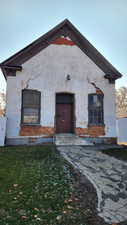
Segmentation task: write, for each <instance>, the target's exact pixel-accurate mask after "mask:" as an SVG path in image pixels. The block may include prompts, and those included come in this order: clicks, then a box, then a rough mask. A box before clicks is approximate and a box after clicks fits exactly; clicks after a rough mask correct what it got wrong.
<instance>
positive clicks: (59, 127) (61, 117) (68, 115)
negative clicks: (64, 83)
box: [56, 103, 73, 133]
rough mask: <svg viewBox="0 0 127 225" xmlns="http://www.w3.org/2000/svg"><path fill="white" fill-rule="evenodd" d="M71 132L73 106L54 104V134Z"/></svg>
mask: <svg viewBox="0 0 127 225" xmlns="http://www.w3.org/2000/svg"><path fill="white" fill-rule="evenodd" d="M72 132H73V104H69V103H68V104H66V103H65V104H60V103H59V104H56V133H72Z"/></svg>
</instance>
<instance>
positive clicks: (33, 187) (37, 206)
mask: <svg viewBox="0 0 127 225" xmlns="http://www.w3.org/2000/svg"><path fill="white" fill-rule="evenodd" d="M72 183H73V177H72V175H71V170H70V168H69V166H68V165H67V164H66V163H65V162H64V160H63V159H62V158H61V157H60V155H59V154H58V153H57V151H56V150H55V147H54V146H32V147H4V148H2V147H1V148H0V225H25V224H27V225H32V224H34V225H42V224H43V225H57V224H61V225H88V224H86V222H85V221H86V212H85V210H84V208H82V206H81V205H80V203H79V202H78V198H74V197H72V195H73V192H74V190H73V185H72Z"/></svg>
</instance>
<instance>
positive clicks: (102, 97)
mask: <svg viewBox="0 0 127 225" xmlns="http://www.w3.org/2000/svg"><path fill="white" fill-rule="evenodd" d="M90 96H100V97H101V99H102V100H101V106H100V107H99V108H100V110H101V113H102V121H101V123H98V122H94V123H91V122H90V110H91V108H92V110H96V111H97V107H95V106H93V107H92V106H91V105H90V102H89V98H90ZM88 126H104V95H103V94H96V93H92V94H88Z"/></svg>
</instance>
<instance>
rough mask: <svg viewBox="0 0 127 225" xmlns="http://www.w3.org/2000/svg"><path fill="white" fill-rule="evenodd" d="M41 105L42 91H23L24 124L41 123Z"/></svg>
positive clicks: (22, 118) (22, 116)
mask: <svg viewBox="0 0 127 225" xmlns="http://www.w3.org/2000/svg"><path fill="white" fill-rule="evenodd" d="M40 106H41V93H40V92H39V91H36V90H26V89H25V90H23V91H22V113H21V123H22V124H26V125H27V124H28V125H30V124H31V125H33V124H39V123H40Z"/></svg>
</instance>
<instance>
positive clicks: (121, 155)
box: [102, 149, 127, 161]
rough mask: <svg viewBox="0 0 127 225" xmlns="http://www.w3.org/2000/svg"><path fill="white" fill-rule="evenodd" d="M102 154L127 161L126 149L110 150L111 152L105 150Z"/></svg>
mask: <svg viewBox="0 0 127 225" xmlns="http://www.w3.org/2000/svg"><path fill="white" fill-rule="evenodd" d="M102 152H103V153H105V154H107V155H109V156H113V157H115V158H117V159H120V160H124V161H127V150H126V149H109V150H103V151H102Z"/></svg>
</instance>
